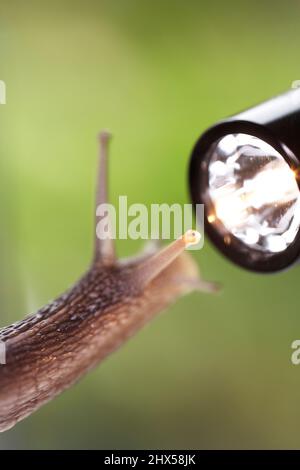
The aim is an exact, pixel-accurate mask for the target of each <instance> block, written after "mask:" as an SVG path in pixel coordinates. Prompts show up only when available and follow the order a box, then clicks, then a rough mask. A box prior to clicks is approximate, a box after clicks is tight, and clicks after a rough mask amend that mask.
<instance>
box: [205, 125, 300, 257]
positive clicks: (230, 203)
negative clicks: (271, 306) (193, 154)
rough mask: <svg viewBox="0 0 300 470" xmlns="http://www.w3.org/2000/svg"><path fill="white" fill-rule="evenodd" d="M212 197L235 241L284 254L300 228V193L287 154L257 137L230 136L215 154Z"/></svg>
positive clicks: (211, 158)
mask: <svg viewBox="0 0 300 470" xmlns="http://www.w3.org/2000/svg"><path fill="white" fill-rule="evenodd" d="M209 195H210V198H211V200H212V202H213V205H214V210H215V214H214V215H215V216H216V217H217V218H218V219H219V220H220V221H221V222H222V223H223V225H224V226H225V227H226V229H227V230H228V231H230V232H231V233H232V234H233V235H234V236H235V237H237V238H239V239H240V240H241V241H243V242H244V243H246V244H247V245H249V246H251V247H252V248H255V249H259V250H262V251H266V252H272V253H275V252H281V251H284V250H285V249H286V248H287V246H288V245H289V244H290V243H292V242H293V241H294V239H295V237H296V235H297V233H298V230H299V226H300V192H299V188H298V184H297V181H296V177H295V174H294V172H293V171H292V170H291V168H290V167H289V165H288V163H287V162H286V161H285V159H284V158H283V156H282V155H280V153H279V152H277V150H275V149H274V148H273V147H271V146H270V145H269V144H267V143H266V142H264V141H263V140H261V139H258V138H257V137H253V136H250V135H247V134H231V135H228V136H226V137H224V138H222V139H221V140H220V141H219V142H218V143H217V145H216V146H214V147H213V148H212V150H211V155H210V164H209Z"/></svg>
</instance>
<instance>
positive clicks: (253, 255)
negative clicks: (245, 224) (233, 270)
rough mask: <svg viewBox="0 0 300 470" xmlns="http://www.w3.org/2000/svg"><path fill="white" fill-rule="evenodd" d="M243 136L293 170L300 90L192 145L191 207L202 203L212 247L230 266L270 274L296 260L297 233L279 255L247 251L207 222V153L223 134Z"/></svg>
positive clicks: (297, 157)
mask: <svg viewBox="0 0 300 470" xmlns="http://www.w3.org/2000/svg"><path fill="white" fill-rule="evenodd" d="M236 133H244V134H249V135H252V136H255V137H258V138H260V139H262V140H264V141H266V142H267V143H268V144H270V145H271V146H272V147H274V148H275V149H276V150H277V151H278V152H279V153H280V154H281V155H282V156H283V157H284V158H285V160H286V161H287V162H288V164H289V165H290V166H291V167H292V168H293V169H295V170H297V169H299V167H300V88H298V89H292V90H290V91H288V92H287V93H284V94H282V95H279V96H276V97H275V98H272V99H270V100H268V101H265V102H264V103H261V104H259V105H258V106H255V107H253V108H251V109H248V110H246V111H243V112H241V113H239V114H237V115H235V116H232V117H229V118H228V119H226V120H223V121H220V122H219V123H217V124H216V125H214V126H212V127H210V128H209V129H208V130H207V131H206V132H205V133H204V134H203V135H202V136H201V137H200V138H199V140H198V141H197V142H196V145H195V147H194V149H193V151H192V155H191V160H190V167H189V184H190V194H191V198H192V202H193V204H194V205H195V204H204V214H205V231H206V233H207V235H208V236H209V238H210V239H211V241H212V242H213V243H214V244H215V245H216V247H217V248H218V249H219V250H220V251H221V252H222V253H223V254H224V255H225V256H226V257H227V258H229V259H230V260H231V261H233V262H234V263H236V264H238V265H240V266H242V267H244V268H246V269H250V270H252V271H257V272H265V273H267V272H274V271H279V270H282V269H285V268H287V267H289V266H290V265H292V264H293V263H295V262H296V261H297V260H298V259H300V231H299V233H298V234H297V236H296V238H295V240H294V242H293V243H291V244H290V245H289V246H288V247H287V249H286V250H285V251H283V252H280V253H263V252H261V251H258V250H254V249H251V248H250V247H249V246H247V245H246V244H244V243H242V242H241V241H240V240H238V239H237V238H236V237H233V236H230V235H229V234H228V232H227V231H226V230H225V229H224V227H223V225H222V224H221V223H220V222H219V221H218V220H216V221H215V222H213V223H209V222H208V220H207V216H208V214H209V213H210V210H211V209H212V202H211V200H210V197H209V195H208V191H207V189H208V165H209V162H208V161H207V155H208V150H209V149H210V147H211V146H212V145H213V144H214V143H216V142H217V141H219V139H221V138H222V137H224V136H225V135H227V134H236Z"/></svg>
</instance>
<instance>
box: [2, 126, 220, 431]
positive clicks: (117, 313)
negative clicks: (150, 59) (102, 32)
mask: <svg viewBox="0 0 300 470" xmlns="http://www.w3.org/2000/svg"><path fill="white" fill-rule="evenodd" d="M108 141H109V135H108V134H107V133H106V132H103V133H101V134H100V166H99V170H100V173H99V178H98V190H97V199H96V203H97V206H98V205H99V204H101V203H105V202H106V201H107V147H108ZM197 241H198V233H197V232H195V231H192V230H190V231H188V232H186V233H185V234H184V235H183V236H182V237H180V238H179V239H178V240H175V241H174V242H172V243H171V244H170V245H168V246H167V247H165V248H162V249H155V250H152V252H145V253H143V254H142V255H140V256H138V257H136V258H130V259H126V260H118V259H117V258H116V255H115V249H114V244H113V241H112V240H111V239H109V238H108V239H105V240H100V239H98V237H96V239H95V252H94V258H93V261H92V263H91V266H90V268H89V269H88V271H87V272H86V274H84V275H83V276H82V277H81V279H80V280H79V281H78V282H77V283H76V284H75V285H74V286H73V287H72V288H71V289H69V290H68V291H67V292H66V293H64V294H63V295H61V296H60V297H58V298H57V299H56V300H54V301H53V302H51V303H49V304H48V305H46V306H45V307H43V308H41V309H40V310H38V311H37V312H36V313H35V314H33V315H30V316H28V317H27V318H25V319H24V320H22V321H19V322H17V323H14V324H12V325H10V326H7V327H4V328H2V329H0V340H1V341H3V342H4V343H5V346H6V364H5V365H1V366H0V431H5V430H7V429H9V428H11V427H12V426H14V425H15V424H16V423H17V422H18V421H20V420H22V419H24V418H25V417H26V416H28V415H30V414H31V413H32V412H34V411H35V410H37V409H38V408H39V407H40V406H42V405H43V404H44V403H46V402H48V401H49V400H51V399H53V398H54V397H55V396H56V395H58V394H59V393H61V392H62V391H64V390H65V389H67V388H68V387H70V386H71V385H72V384H74V383H75V382H76V381H78V380H79V379H80V378H81V377H82V376H83V375H84V374H85V373H86V372H88V371H89V370H90V369H92V368H93V367H95V366H96V365H97V364H98V363H99V362H101V361H102V360H103V359H104V358H105V357H107V356H108V355H109V354H110V353H112V352H113V351H115V350H116V349H118V348H119V347H120V346H121V345H122V344H123V343H124V342H125V341H126V340H127V339H128V338H129V337H131V336H132V335H133V334H135V333H136V332H137V331H138V330H139V329H140V328H142V327H143V326H144V325H145V324H146V323H147V322H148V321H150V320H151V319H152V318H153V317H154V316H155V315H156V314H158V313H159V312H160V311H162V310H163V309H165V308H166V307H167V306H168V305H170V304H171V303H172V302H174V301H175V300H176V298H178V297H180V296H182V295H184V294H187V293H188V292H190V291H192V290H195V289H196V290H197V289H198V290H203V291H214V290H215V284H213V283H209V282H205V281H203V280H202V279H201V278H200V276H199V272H198V269H197V265H196V263H195V262H194V261H193V259H192V257H191V255H190V254H189V253H186V252H184V250H185V248H186V247H187V246H189V245H191V244H194V243H196V242H197Z"/></svg>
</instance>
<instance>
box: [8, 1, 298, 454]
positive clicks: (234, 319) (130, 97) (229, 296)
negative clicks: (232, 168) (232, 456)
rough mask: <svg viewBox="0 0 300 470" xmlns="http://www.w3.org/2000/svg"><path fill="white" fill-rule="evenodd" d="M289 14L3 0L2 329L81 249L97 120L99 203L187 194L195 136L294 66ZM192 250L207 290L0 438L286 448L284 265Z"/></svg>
mask: <svg viewBox="0 0 300 470" xmlns="http://www.w3.org/2000/svg"><path fill="white" fill-rule="evenodd" d="M299 19H300V4H299V2H297V1H296V0H295V1H292V0H289V1H285V2H282V1H276V0H263V1H262V0H259V1H258V0H256V1H253V0H252V1H247V2H243V1H231V2H230V1H229V2H224V1H192V0H188V1H183V0H182V1H179V0H173V1H163V0H160V1H157V0H152V1H141V0H107V1H104V0H101V1H97V2H96V1H89V0H86V1H80V2H78V1H72V2H67V1H64V0H62V1H56V0H53V1H51V2H44V4H43V3H42V2H39V1H32V0H28V1H26V2H21V1H8V0H2V1H1V16H0V79H1V80H5V82H6V84H7V105H6V106H1V107H0V149H1V160H0V170H1V176H0V188H1V204H0V208H1V212H0V213H1V232H0V256H1V264H0V276H1V277H0V296H1V297H0V299H1V300H0V302H1V315H0V322H1V326H4V325H6V324H8V323H10V322H12V321H14V320H17V319H21V318H22V317H23V316H24V315H25V314H27V313H29V312H31V311H33V310H34V309H36V308H37V307H39V306H41V305H42V304H44V303H46V302H47V301H48V300H49V299H51V298H53V297H55V296H56V295H58V294H60V293H61V292H62V291H64V290H65V289H66V287H67V286H69V285H71V284H72V283H73V282H74V281H75V280H76V279H77V277H78V276H79V275H80V274H81V273H82V272H83V271H84V270H85V269H86V267H87V264H88V263H89V261H90V257H91V250H92V238H93V235H92V234H93V210H94V187H95V173H96V151H97V150H96V138H95V136H96V133H97V132H98V130H99V129H101V128H102V127H108V128H109V129H111V130H112V131H113V133H114V136H115V138H114V141H113V145H112V159H111V165H110V190H111V200H112V202H114V203H116V202H117V197H118V195H119V194H127V195H128V198H129V202H141V203H147V204H149V203H150V202H164V201H165V202H169V203H171V202H180V203H183V202H188V193H187V184H186V172H187V162H188V156H189V153H190V150H191V147H192V145H193V143H194V141H195V140H196V138H197V137H198V136H199V134H200V133H201V132H202V131H203V130H204V129H205V128H206V127H207V126H208V125H210V124H212V123H214V122H215V121H216V120H218V119H220V118H222V117H225V116H226V115H229V114H232V113H235V112H237V111H239V110H240V109H242V108H245V107H247V106H250V105H253V104H255V103H257V102H259V101H261V100H263V99H265V98H268V97H271V96H272V95H274V94H276V93H278V92H281V91H284V90H285V89H288V88H289V87H290V86H291V82H292V81H293V80H297V79H300V65H299V47H300V36H299ZM141 245H142V243H140V242H139V241H137V242H129V241H128V242H126V241H122V242H119V243H118V251H119V253H121V254H122V255H128V254H131V253H133V252H134V251H137V250H138V249H139V248H141ZM195 256H196V258H197V261H198V262H199V265H200V266H201V267H202V271H203V273H204V275H205V277H206V278H208V279H215V280H218V281H220V282H221V283H222V284H223V285H224V289H223V292H222V294H221V295H219V296H217V297H212V296H208V295H201V294H196V293H195V294H192V295H190V296H188V297H185V298H183V299H181V300H180V301H179V302H178V303H177V304H176V305H175V306H173V307H172V308H170V309H169V311H168V312H167V314H164V315H162V316H160V317H158V318H157V319H156V320H155V321H154V322H153V323H152V324H150V325H149V326H148V327H147V328H145V329H144V330H143V331H142V332H141V333H140V334H138V335H137V336H136V337H135V338H133V339H132V340H131V341H130V342H129V343H128V344H126V345H125V347H123V348H122V349H121V350H120V351H118V352H117V353H116V354H114V355H113V356H112V357H110V358H109V359H108V360H106V361H105V363H103V364H102V365H101V366H100V367H99V368H98V369H97V370H95V371H94V372H92V373H91V374H89V375H88V376H87V377H86V378H85V379H84V380H83V381H81V382H80V383H79V384H78V385H76V386H75V387H73V388H72V389H70V390H69V391H67V392H66V393H64V394H63V395H61V396H60V397H59V398H57V399H56V400H54V401H53V402H51V403H50V404H48V405H46V406H45V407H43V408H42V409H41V410H40V411H38V412H37V413H35V414H34V415H33V416H31V417H30V418H28V419H26V420H25V421H23V422H22V423H20V424H18V425H17V426H16V427H15V428H14V429H12V430H10V431H8V432H6V433H4V434H2V435H0V448H2V449H8V448H9V449H10V448H12V449H13V448H26V449H40V448H111V449H114V448H123V449H132V448H161V449H163V448H263V447H267V448H291V447H299V445H300V436H299V421H300V405H299V393H300V366H299V368H297V366H294V365H292V364H291V361H290V356H291V352H292V350H291V343H292V341H293V340H294V339H299V338H300V313H299V309H298V306H299V298H300V292H299V288H298V286H299V278H300V271H299V269H294V270H291V271H289V272H285V273H281V274H277V275H275V276H261V275H256V274H252V273H249V272H246V271H243V270H241V269H239V268H237V267H235V266H233V265H231V264H230V263H229V262H228V261H227V260H225V259H224V258H223V257H221V255H220V254H219V253H217V252H216V251H215V250H214V249H213V247H212V246H211V245H210V244H209V243H208V242H207V241H206V243H205V247H204V249H203V250H202V251H200V252H198V253H195Z"/></svg>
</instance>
